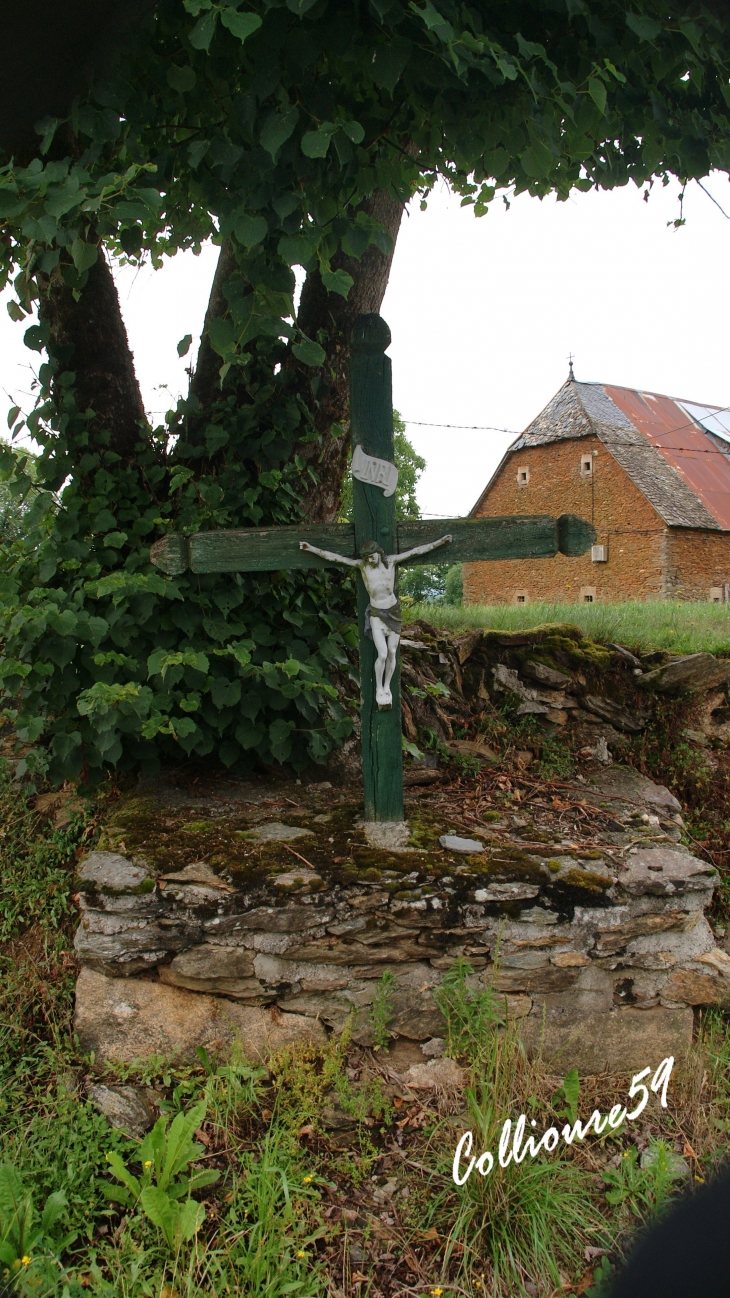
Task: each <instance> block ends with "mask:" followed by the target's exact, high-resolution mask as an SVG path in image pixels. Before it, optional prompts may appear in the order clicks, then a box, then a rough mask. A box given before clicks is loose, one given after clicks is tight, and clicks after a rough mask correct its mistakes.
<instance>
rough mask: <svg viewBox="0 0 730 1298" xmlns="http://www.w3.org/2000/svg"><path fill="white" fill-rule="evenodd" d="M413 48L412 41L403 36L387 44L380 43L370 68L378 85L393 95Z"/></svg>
mask: <svg viewBox="0 0 730 1298" xmlns="http://www.w3.org/2000/svg"><path fill="white" fill-rule="evenodd" d="M411 49H412V46H411V42H410V41H406V40H403V39H402V38H401V37H397V38H396V40H390V41H388V44H387V45H378V47H377V49H376V51H375V56H374V58H373V62H372V67H371V70H370V75H371V77H372V79H373V81H374V82H375V84H376V86H380V87H381V89H383V90H387V91H388V92H389V93H390V94H391V95H392V93H393V91H394V90H395V87H396V85H397V84H398V82H399V81H400V79H401V77H402V75H403V72H404V70H405V66H406V64H407V62H408V60H409V58H410V57H411Z"/></svg>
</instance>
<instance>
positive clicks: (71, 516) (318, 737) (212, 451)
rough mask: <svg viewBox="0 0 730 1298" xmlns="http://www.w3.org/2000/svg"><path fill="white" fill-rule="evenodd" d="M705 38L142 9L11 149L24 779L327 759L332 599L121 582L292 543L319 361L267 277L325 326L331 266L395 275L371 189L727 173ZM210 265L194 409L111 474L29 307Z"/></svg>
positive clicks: (335, 604) (540, 7)
mask: <svg viewBox="0 0 730 1298" xmlns="http://www.w3.org/2000/svg"><path fill="white" fill-rule="evenodd" d="M729 34H730V29H729V27H728V19H727V17H726V16H725V15H724V13H723V11H722V10H721V9H720V8H719V7H718V9H717V10H716V11H714V10H712V9H710V8H707V7H705V6H704V5H702V4H700V3H698V4H696V5H694V6H685V7H683V8H682V10H681V12H680V11H678V10H677V8H676V6H670V5H669V4H668V3H666V0H645V2H644V3H640V4H638V5H635V4H634V3H633V2H632V3H630V4H628V3H626V2H625V0H471V2H470V3H462V2H461V0H437V3H433V0H415V2H413V3H401V0H222V2H221V3H217V2H214V0H160V3H159V4H158V5H157V6H156V7H155V9H154V12H153V13H152V14H151V15H150V16H149V17H148V18H147V19H146V20H144V21H143V22H142V23H141V27H140V39H139V41H138V43H137V46H136V48H135V49H134V50H132V52H131V53H127V54H125V62H124V63H119V65H118V66H117V67H116V68H111V69H107V70H106V71H105V72H104V74H103V76H101V77H100V78H99V79H98V80H97V83H96V84H95V85H94V87H93V88H92V89H91V90H90V92H89V94H88V96H87V97H86V98H85V99H83V100H81V101H77V102H76V103H75V104H74V105H73V107H72V110H71V112H70V114H69V117H68V119H67V120H66V121H63V122H59V121H56V120H50V119H48V120H45V121H43V122H41V123H39V126H38V130H39V140H38V150H37V154H36V156H34V157H32V158H22V159H11V158H8V159H6V160H5V161H4V165H2V166H0V225H1V227H2V238H1V239H0V287H2V286H4V285H5V284H7V283H12V285H13V288H14V290H15V296H14V297H13V299H12V300H11V302H10V304H9V310H10V314H11V316H12V317H13V318H14V319H15V320H17V321H18V322H19V324H20V323H21V322H24V324H25V326H26V330H25V339H26V342H27V344H28V346H29V347H30V348H31V349H33V350H35V351H36V352H39V353H45V358H44V359H43V360H42V363H41V365H40V368H39V390H38V401H37V404H36V406H35V408H34V409H33V410H32V411H21V410H19V409H18V408H13V410H11V412H10V417H9V426H10V428H11V429H12V430H13V432H14V433H17V432H19V430H20V429H21V427H23V426H25V427H26V429H27V430H28V432H30V434H31V435H32V436H33V438H34V439H35V441H36V442H37V443H38V444H39V446H40V447H41V452H42V453H41V455H40V456H39V458H38V461H37V464H36V467H35V481H34V483H33V484H32V483H31V478H30V476H29V474H28V473H27V472H26V471H25V470H24V469H23V468H22V466H21V467H19V466H18V462H17V460H16V458H15V457H14V456H13V455H12V453H11V452H10V450H9V449H8V450H7V451H5V452H4V453H3V456H2V459H1V460H0V471H1V472H2V474H3V476H4V479H5V481H7V482H8V483H9V484H12V491H13V492H15V493H17V494H18V498H22V497H23V496H24V494H25V493H26V492H30V490H31V486H33V496H32V500H31V501H30V504H29V506H28V511H27V514H26V516H25V520H24V521H25V535H24V536H23V537H22V538H21V539H17V540H16V541H14V542H12V544H10V545H8V547H7V553H6V558H5V561H4V564H3V569H4V571H3V576H2V591H1V592H0V598H1V600H2V617H3V622H4V654H3V657H2V660H1V661H0V674H1V677H2V682H3V687H4V690H5V703H6V706H7V708H8V709H9V711H10V715H12V717H13V718H14V720H15V722H16V724H17V727H18V734H19V738H20V742H21V743H22V745H23V748H24V752H23V756H22V759H21V762H20V770H21V772H22V771H23V770H25V769H29V768H30V769H35V768H39V767H41V768H47V770H48V774H49V775H50V777H51V778H52V779H53V780H56V781H58V780H62V779H68V778H75V777H78V776H79V775H81V774H83V773H86V774H87V775H93V774H94V773H97V774H98V773H100V772H101V771H102V770H103V769H104V767H105V766H107V765H132V764H140V763H141V764H142V765H146V766H147V767H149V768H153V767H154V766H155V764H156V763H157V762H158V761H159V759H160V756H161V755H163V754H164V753H165V752H166V751H170V752H180V751H181V750H182V752H184V753H186V754H191V755H198V756H200V755H205V754H208V753H216V754H217V755H218V756H219V757H220V758H221V759H222V760H223V761H224V762H227V763H233V762H235V761H237V760H238V759H239V758H240V757H242V756H244V755H245V754H246V753H252V752H255V753H256V754H257V755H258V757H260V758H262V759H263V760H267V761H268V760H272V759H273V760H287V759H291V760H293V761H295V762H296V763H299V764H302V763H304V762H305V761H307V760H312V759H314V760H318V761H322V760H324V759H325V757H326V754H327V751H328V750H329V748H330V747H331V745H332V744H335V743H337V742H339V741H340V740H341V739H342V737H343V736H344V734H345V733H346V732H347V729H348V726H349V723H348V721H347V719H346V718H345V717H344V716H343V714H342V711H341V709H340V708H339V706H338V704H337V700H336V698H335V694H334V689H333V685H332V669H333V667H336V666H337V665H338V664H344V661H345V650H346V647H347V643H348V639H349V641H350V643H352V629H351V627H349V624H348V623H347V619H346V616H345V614H346V611H347V608H348V606H349V597H348V601H345V599H344V597H343V595H342V591H343V582H342V579H341V578H339V577H336V576H330V575H328V574H327V573H326V572H324V571H322V572H308V573H306V574H304V573H302V574H282V573H272V574H268V575H266V576H258V575H257V576H253V575H250V574H249V575H243V576H234V575H231V574H222V575H219V576H206V577H190V576H188V577H184V578H178V579H175V580H166V579H165V578H163V577H162V576H161V575H160V574H159V573H158V572H156V571H155V570H154V569H153V568H152V567H151V565H150V563H149V546H150V543H151V542H152V541H153V540H154V539H155V538H156V537H158V536H159V535H162V534H163V533H164V532H165V531H166V530H169V529H170V528H173V527H174V528H176V529H178V530H184V531H195V530H198V529H201V528H211V527H246V526H257V525H260V524H266V525H272V524H274V525H275V524H278V523H285V522H287V523H291V522H294V521H296V520H297V518H298V517H299V516H300V513H301V504H300V502H301V498H302V494H303V485H304V482H305V478H306V474H307V473H311V469H308V468H307V461H306V458H305V457H304V456H303V455H302V453H301V452H302V448H303V447H306V446H307V444H308V443H311V442H312V441H313V440H314V439H315V438H316V437H318V436H321V435H322V434H321V433H317V432H316V431H315V414H316V410H317V405H318V402H319V401H321V400H322V398H323V395H324V394H326V391H327V386H328V382H329V374H328V367H327V365H326V364H325V360H326V357H327V354H328V353H327V345H328V343H331V342H332V339H331V338H328V337H327V336H326V335H325V334H320V335H318V336H317V337H308V336H306V335H305V334H303V333H302V331H301V329H300V328H299V327H298V325H297V323H296V316H295V307H294V288H295V279H294V270H293V268H294V267H296V266H299V267H301V268H302V269H303V270H304V271H305V272H306V273H307V274H308V275H309V274H314V273H315V272H318V273H319V274H320V275H321V278H322V282H323V285H324V288H325V290H326V291H327V292H328V293H329V294H330V297H331V299H332V301H336V300H337V298H338V297H339V298H343V297H347V295H348V294H349V292H350V289H351V287H352V283H353V279H352V276H351V275H350V274H349V273H348V272H347V271H345V270H344V269H342V267H341V266H340V265H338V257H339V256H340V254H341V253H342V252H344V253H346V254H347V255H348V256H349V257H351V258H354V259H356V260H357V259H359V258H360V257H362V255H363V253H364V252H365V250H366V249H367V248H369V247H370V246H371V245H375V246H376V247H377V248H379V249H380V250H381V251H382V252H383V253H385V254H386V255H388V254H389V253H390V252H391V251H392V240H391V239H390V238H389V236H388V235H387V233H386V232H385V230H384V229H382V228H381V227H380V226H379V224H378V223H377V221H376V220H375V219H374V218H373V217H372V216H371V215H370V214H369V208H368V200H369V199H370V198H371V196H372V195H373V193H374V192H375V191H378V190H380V191H386V192H387V193H389V194H391V195H392V196H393V197H394V198H396V199H399V200H400V201H402V202H405V201H407V200H408V199H410V198H411V197H412V196H413V195H414V194H418V193H420V194H421V197H422V200H423V201H425V200H426V197H427V195H428V192H429V190H430V189H431V187H432V186H433V185H434V183H435V182H436V180H437V179H438V178H439V177H444V178H445V179H446V181H447V182H448V184H449V185H450V186H451V187H452V188H453V189H454V190H456V191H457V192H459V193H460V194H461V195H462V197H463V201H464V203H465V204H469V205H472V206H473V207H474V210H475V212H476V213H477V214H484V213H485V212H486V211H487V210H488V208H489V204H490V202H491V201H492V200H493V199H494V197H495V195H496V194H497V193H498V192H499V191H502V192H503V194H504V195H505V197H506V198H509V195H511V194H513V193H519V192H522V191H527V192H529V193H530V194H533V195H536V196H538V197H539V196H542V195H545V194H548V193H556V194H557V195H558V197H559V198H563V199H564V198H567V196H568V195H569V194H570V192H571V190H572V189H573V188H579V189H590V188H591V187H595V186H597V187H603V188H610V187H612V186H615V185H621V184H626V183H627V182H628V181H633V182H634V183H636V184H638V185H643V184H645V183H649V184H650V183H651V182H652V180H653V178H654V177H661V178H664V179H666V178H667V177H669V176H670V175H674V176H678V177H679V178H680V179H682V180H685V179H687V178H689V177H693V176H701V175H704V174H706V173H707V172H708V171H709V170H710V169H711V168H712V167H719V168H723V169H725V170H727V169H730V84H729V76H730V58H729V41H728V36H729ZM209 238H212V239H213V240H214V242H217V243H223V242H226V243H227V245H228V246H230V248H231V250H232V253H233V258H234V261H233V269H232V270H231V273H230V274H229V275H228V276H227V278H226V281H225V284H224V285H223V291H224V297H225V302H226V304H227V305H226V309H225V310H223V311H222V312H221V313H219V314H218V315H217V316H216V317H215V318H213V319H212V320H211V322H210V327H209V330H208V339H209V342H210V345H211V346H212V348H213V351H214V353H215V355H216V357H217V361H216V364H217V363H218V361H219V362H220V364H219V392H218V395H217V399H216V401H215V402H214V403H213V405H212V406H209V407H207V408H206V409H204V410H201V409H200V408H199V406H198V404H197V402H196V399H195V398H194V397H190V398H188V399H187V400H185V401H182V402H181V403H180V404H179V406H178V408H177V409H176V410H175V411H171V412H170V413H169V415H168V418H167V421H166V424H165V426H164V427H162V428H157V429H153V428H151V427H147V426H144V425H140V427H139V428H138V430H137V436H138V439H139V440H138V442H137V447H136V451H135V453H134V455H132V456H129V455H121V454H120V453H119V451H118V450H117V449H116V447H115V445H114V443H113V439H112V438H111V437H110V436H109V434H108V432H106V431H105V430H104V429H103V428H102V429H101V430H99V429H98V427H97V426H96V424H95V421H94V412H93V411H91V410H87V409H83V408H81V406H80V405H79V403H78V401H77V399H76V385H77V371H78V370H79V368H80V367H81V365H82V362H83V357H79V356H78V355H73V354H71V353H70V351H69V349H68V348H64V347H63V346H61V345H57V344H53V343H52V342H51V330H50V325H49V322H48V319H47V318H44V314H43V286H44V284H47V283H48V282H49V281H51V282H56V283H58V284H61V285H62V286H63V287H64V288H65V289H66V290H68V291H69V292H70V293H71V294H72V295H73V296H74V297H75V298H76V299H77V300H79V301H81V302H82V303H83V301H84V291H85V289H86V288H87V286H88V283H89V275H90V273H91V272H92V270H93V269H94V267H95V266H96V263H97V260H98V258H99V257H100V256H102V255H103V252H102V249H103V248H104V247H105V248H106V249H107V250H108V251H109V253H110V254H111V255H113V256H116V257H118V258H122V259H127V260H131V261H140V260H142V259H145V258H149V259H151V260H152V262H153V264H154V265H160V264H161V263H162V260H163V258H164V257H165V256H169V255H174V253H175V252H177V251H178V250H180V249H183V248H193V249H199V247H200V246H201V244H202V242H203V241H204V240H206V239H209ZM39 301H40V304H41V311H40V317H39V318H38V319H37V321H36V317H35V315H34V314H33V313H34V311H35V308H36V304H37V303H38V302H39ZM180 346H181V348H182V349H183V350H184V348H185V340H183V342H182V343H181V345H180Z"/></svg>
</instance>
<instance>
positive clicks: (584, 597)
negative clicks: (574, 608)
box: [578, 586, 596, 604]
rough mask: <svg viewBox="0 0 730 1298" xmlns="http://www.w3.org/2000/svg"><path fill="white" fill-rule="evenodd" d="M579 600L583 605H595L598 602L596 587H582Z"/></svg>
mask: <svg viewBox="0 0 730 1298" xmlns="http://www.w3.org/2000/svg"><path fill="white" fill-rule="evenodd" d="M578 598H579V600H580V602H581V604H595V602H596V588H595V586H581V588H580V592H579V595H578Z"/></svg>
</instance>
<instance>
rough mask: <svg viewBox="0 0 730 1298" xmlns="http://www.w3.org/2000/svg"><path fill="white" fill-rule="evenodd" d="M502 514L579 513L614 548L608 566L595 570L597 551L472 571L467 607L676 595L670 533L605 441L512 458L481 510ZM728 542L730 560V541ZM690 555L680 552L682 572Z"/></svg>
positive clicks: (585, 440) (467, 575)
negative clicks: (522, 478)
mask: <svg viewBox="0 0 730 1298" xmlns="http://www.w3.org/2000/svg"><path fill="white" fill-rule="evenodd" d="M587 455H592V457H593V473H592V475H590V476H584V475H582V474H581V459H582V458H583V457H584V456H587ZM520 468H527V469H528V470H529V482H528V483H527V485H526V486H520V485H519V484H518V478H517V474H518V469H520ZM500 514H550V515H552V516H553V517H555V518H557V517H559V516H560V514H578V515H579V516H580V517H582V518H587V519H591V520H592V521H593V523H594V524H595V527H596V529H597V533H598V536H597V543H598V544H599V545H606V544H607V545H608V556H609V557H608V562H607V563H594V562H593V561H592V559H591V556H590V552H589V553H588V554H586V555H582V556H580V557H579V558H567V557H566V556H564V555H557V556H556V557H555V558H554V559H509V560H502V561H498V562H495V563H469V564H465V565H464V601H465V603H467V604H495V603H515V602H516V596H517V594H518V592H520V593H526V596H527V602H529V603H532V602H534V601H536V600H546V601H550V602H552V601H555V602H565V603H578V602H582V601H583V599H584V597H585V593H586V592H590V591H593V590H594V591H595V595H594V598H595V599H596V600H624V599H661V598H662V596H664V595H666V594H669V593H670V591H671V589H672V587H671V583H670V582H669V581H668V575H667V558H666V546H667V536H668V533H669V529H668V528H666V527H665V525H664V523H663V521H662V519H661V518H660V517H659V515H658V514H657V513H656V511H655V510H654V508H653V507H652V506H651V505H650V504H649V502H648V501H647V500H646V498H645V497H644V496H643V495H642V494H641V492H640V491H639V490H638V488H637V487H635V486H634V484H633V483H632V481H631V479H630V478H629V477H628V475H627V474H626V473H625V472H624V470H623V469H622V468H621V467H620V465H619V464H617V462H616V460H614V458H613V456H612V455H611V454H610V453H609V451H608V450H607V449H606V447H605V446H603V444H602V443H601V442H600V441H599V440H598V438H597V437H582V438H578V439H576V440H574V441H567V442H555V443H552V444H551V445H548V446H533V447H529V448H527V449H526V450H522V451H517V452H515V454H514V455H511V456H510V458H509V459H508V460H507V463H506V464H505V466H504V468H503V469H502V472H501V473H500V475H499V477H498V479H497V481H496V482H495V483H494V484H493V486H492V488H491V491H490V492H489V495H488V496H487V498H486V499H485V500H484V502H483V504H482V506H481V508H480V510H479V516H489V515H500ZM672 540H674V538H672ZM723 543H724V546H725V553H727V554H728V557H729V558H730V537H728V538H723ZM695 552H696V550H692V554H693V555H694V554H695ZM684 553H685V552H684V550H678V551H677V559H676V560H675V565H676V566H677V567H678V570H680V571H683V568H682V564H683V563H685V562H686V561H685V559H684ZM697 553H698V554H699V553H700V551H697ZM725 580H730V577H728V578H725ZM710 584H711V583H710V582H709V581H706V582H705V585H706V587H707V592H706V593H705V594H703V595H702V596H697V595H692V596H687V597H688V598H705V599H706V598H708V597H709V586H710Z"/></svg>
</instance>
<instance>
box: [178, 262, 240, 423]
mask: <svg viewBox="0 0 730 1298" xmlns="http://www.w3.org/2000/svg"><path fill="white" fill-rule="evenodd" d="M235 270H236V255H235V253H234V251H233V246H232V244H231V241H230V239H226V241H225V243H224V244H222V246H221V250H220V254H219V256H218V264H217V266H216V268H215V275H214V276H213V284H212V286H211V290H210V297H209V299H208V309H207V311H206V313H205V321H204V324H203V333H202V337H201V339H200V350H199V352H198V359H197V362H196V365H195V370H194V371H193V375H192V377H191V379H190V395H191V396H193V397H197V399H198V401H199V402H200V406H201V409H202V410H206V409H207V408H208V406H212V404H213V402H214V401H217V400H218V398H219V397H220V395H221V388H220V380H219V378H218V373H219V371H220V367H221V364H222V361H221V358H220V356H219V355H218V353H217V352H214V351H213V348H212V347H211V345H210V339H209V338H208V327H209V325H210V323H211V321H212V320H215V319H216V318H217V317H218V316H223V315H225V314H226V312H227V310H228V302H227V301H226V297H225V294H224V292H223V285H224V284H225V282H226V280H227V279H228V278H229V276H231V275H232V274H233V272H234V271H235ZM190 422H191V423H192V425H193V427H194V426H195V422H196V421H195V419H194V418H193V419H192V420H191V421H190ZM187 440H194V438H190V437H188V438H187Z"/></svg>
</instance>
